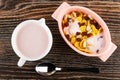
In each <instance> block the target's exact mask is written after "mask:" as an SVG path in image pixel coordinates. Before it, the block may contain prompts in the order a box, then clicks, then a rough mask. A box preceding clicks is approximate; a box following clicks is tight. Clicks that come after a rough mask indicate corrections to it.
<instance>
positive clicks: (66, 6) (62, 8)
mask: <svg viewBox="0 0 120 80" xmlns="http://www.w3.org/2000/svg"><path fill="white" fill-rule="evenodd" d="M68 7H70V5H69V4H68V3H66V2H63V3H62V4H61V5H60V6H59V7H58V8H57V9H56V10H55V12H54V13H53V14H52V17H53V18H54V19H55V20H57V21H58V20H59V15H60V13H61V12H62V13H63V12H64V11H65V10H66V9H67V8H68Z"/></svg>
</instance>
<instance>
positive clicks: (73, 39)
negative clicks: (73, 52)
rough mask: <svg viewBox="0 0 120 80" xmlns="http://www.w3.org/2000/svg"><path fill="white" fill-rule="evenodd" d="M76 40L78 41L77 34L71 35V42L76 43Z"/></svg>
mask: <svg viewBox="0 0 120 80" xmlns="http://www.w3.org/2000/svg"><path fill="white" fill-rule="evenodd" d="M75 42H76V37H75V36H73V37H71V43H72V44H74V43H75Z"/></svg>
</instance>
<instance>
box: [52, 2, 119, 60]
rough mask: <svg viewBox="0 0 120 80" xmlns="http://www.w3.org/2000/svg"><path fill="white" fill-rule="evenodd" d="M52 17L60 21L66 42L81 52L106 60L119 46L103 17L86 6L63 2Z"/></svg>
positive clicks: (61, 32)
mask: <svg viewBox="0 0 120 80" xmlns="http://www.w3.org/2000/svg"><path fill="white" fill-rule="evenodd" d="M52 17H53V18H54V19H56V20H57V21H58V26H59V31H60V34H61V35H62V37H63V39H64V40H65V42H66V43H67V44H68V45H69V46H70V47H71V48H72V49H73V50H75V51H76V52H77V53H79V54H82V55H85V56H91V57H99V58H100V59H101V60H102V61H104V62H105V61H106V60H107V59H108V58H109V57H110V55H111V54H112V53H113V52H114V51H115V49H116V48H117V46H116V45H115V44H113V43H112V42H111V36H110V32H109V29H108V27H107V25H106V23H105V22H104V21H103V19H102V18H101V17H100V16H99V15H98V14H96V13H95V12H94V11H92V10H90V9H88V8H86V7H82V6H70V5H69V4H68V3H66V2H63V3H62V4H61V5H60V7H58V8H57V9H56V11H55V12H54V13H53V14H52Z"/></svg>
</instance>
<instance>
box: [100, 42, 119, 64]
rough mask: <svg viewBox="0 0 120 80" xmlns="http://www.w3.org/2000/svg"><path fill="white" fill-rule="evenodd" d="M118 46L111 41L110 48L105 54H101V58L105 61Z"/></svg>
mask: <svg viewBox="0 0 120 80" xmlns="http://www.w3.org/2000/svg"><path fill="white" fill-rule="evenodd" d="M116 48H117V46H116V45H115V44H114V43H112V42H111V44H110V47H109V48H108V50H107V51H106V52H105V53H104V54H102V55H100V56H99V58H100V59H101V60H102V61H103V62H105V61H106V60H107V59H108V58H109V57H110V56H111V55H112V53H113V52H114V51H115V50H116Z"/></svg>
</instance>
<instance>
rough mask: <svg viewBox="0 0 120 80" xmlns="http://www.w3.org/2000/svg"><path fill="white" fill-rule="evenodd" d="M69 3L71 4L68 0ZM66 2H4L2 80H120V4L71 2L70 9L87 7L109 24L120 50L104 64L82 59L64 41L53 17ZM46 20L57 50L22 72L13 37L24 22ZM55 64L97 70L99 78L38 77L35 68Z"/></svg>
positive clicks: (0, 8)
mask: <svg viewBox="0 0 120 80" xmlns="http://www.w3.org/2000/svg"><path fill="white" fill-rule="evenodd" d="M66 1H67V0H66ZM62 2H63V1H62V0H59V1H57V0H16V1H15V0H0V80H1V79H25V80H26V79H32V80H34V79H38V80H120V53H119V52H120V2H119V0H114V1H112V0H107V1H98V0H97V1H95V0H93V1H88V0H85V1H78V0H75V1H72V0H71V1H67V2H68V3H69V4H70V5H78V6H85V7H88V8H90V9H92V10H93V11H95V12H96V13H97V14H99V15H100V16H101V17H102V18H103V19H104V20H105V22H106V23H107V25H108V27H109V30H110V32H111V37H112V41H113V42H114V43H115V44H116V45H117V46H118V48H117V50H116V51H115V52H114V53H113V55H112V56H111V57H110V58H109V59H108V60H107V61H106V62H102V61H101V60H99V59H98V58H91V57H86V56H82V55H79V54H78V53H76V52H75V51H73V50H72V49H71V48H69V47H68V45H67V44H66V43H65V42H64V41H63V39H62V37H61V35H60V33H59V30H58V26H57V22H56V21H55V20H54V19H53V18H52V17H51V14H52V13H53V12H54V11H55V9H56V8H57V7H58V6H59V5H60V4H61V3H62ZM42 17H44V18H46V23H47V25H48V26H49V28H50V30H51V31H52V34H53V39H54V40H53V41H54V43H53V47H52V49H51V51H50V53H49V54H48V55H47V56H46V57H45V58H43V59H41V60H38V61H34V62H26V64H25V65H24V66H23V67H22V68H19V67H17V65H16V64H17V61H18V60H19V57H17V55H15V53H14V51H13V49H12V47H11V34H12V32H13V30H14V29H15V27H16V26H17V25H18V24H19V23H20V22H22V21H24V20H29V19H35V20H39V19H40V18H42ZM48 61H49V62H52V63H54V64H55V65H56V66H58V67H81V68H82V67H97V68H99V69H100V73H99V74H93V73H81V72H57V73H55V74H54V75H53V76H50V77H43V76H41V75H38V74H37V73H36V72H35V70H34V67H35V65H36V64H38V63H41V62H48Z"/></svg>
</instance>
